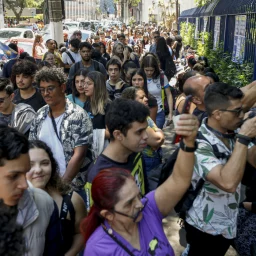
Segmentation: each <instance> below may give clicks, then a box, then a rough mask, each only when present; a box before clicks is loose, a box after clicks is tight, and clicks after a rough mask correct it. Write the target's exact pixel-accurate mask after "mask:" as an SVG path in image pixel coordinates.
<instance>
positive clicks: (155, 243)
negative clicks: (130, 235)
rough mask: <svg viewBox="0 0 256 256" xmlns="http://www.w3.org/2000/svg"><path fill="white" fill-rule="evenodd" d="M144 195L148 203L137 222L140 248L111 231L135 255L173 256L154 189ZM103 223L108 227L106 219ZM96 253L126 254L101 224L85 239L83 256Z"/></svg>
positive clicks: (98, 255) (105, 254) (106, 254)
mask: <svg viewBox="0 0 256 256" xmlns="http://www.w3.org/2000/svg"><path fill="white" fill-rule="evenodd" d="M146 197H147V198H148V204H147V206H146V207H145V209H144V210H143V218H142V220H141V221H140V222H139V223H138V227H139V234H140V247H141V250H138V249H135V248H133V247H132V246H131V245H130V244H129V243H128V242H127V241H126V240H125V239H124V238H123V237H122V236H120V235H119V234H118V233H116V232H115V231H113V233H114V235H115V236H116V238H117V239H118V240H119V241H120V242H121V243H122V244H123V245H125V246H126V247H127V248H128V249H129V251H131V252H132V253H133V254H134V255H135V256H146V255H157V256H161V255H163V256H174V252H173V249H172V247H171V245H170V243H169V241H168V240H167V238H166V235H165V233H164V230H163V225H162V219H163V216H162V214H161V213H160V211H159V209H158V207H157V205H156V201H155V191H152V192H150V193H148V194H147V195H146ZM144 202H145V199H144V200H143V199H142V203H143V204H144ZM105 225H106V226H107V227H109V225H108V223H107V222H106V221H105ZM96 255H97V256H102V255H104V256H108V255H118V256H127V255H128V254H127V252H126V251H125V250H124V249H123V248H122V247H121V246H120V245H118V244H117V243H116V242H115V241H114V240H113V239H112V238H111V237H110V236H109V235H107V234H106V232H105V231H104V230H103V228H102V227H101V226H99V227H98V228H97V229H96V230H95V231H94V233H93V234H92V235H91V237H90V238H89V240H88V241H87V243H86V248H85V251H84V256H96Z"/></svg>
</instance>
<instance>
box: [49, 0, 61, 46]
mask: <svg viewBox="0 0 256 256" xmlns="http://www.w3.org/2000/svg"><path fill="white" fill-rule="evenodd" d="M48 5H49V17H50V32H51V37H52V39H54V40H56V41H57V43H58V44H59V43H63V28H62V18H63V14H62V0H48Z"/></svg>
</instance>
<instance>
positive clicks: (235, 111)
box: [219, 107, 244, 116]
mask: <svg viewBox="0 0 256 256" xmlns="http://www.w3.org/2000/svg"><path fill="white" fill-rule="evenodd" d="M219 111H223V112H231V113H235V115H236V116H240V114H241V112H244V110H243V108H242V107H241V108H237V109H219Z"/></svg>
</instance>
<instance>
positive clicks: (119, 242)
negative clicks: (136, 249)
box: [101, 224, 135, 256]
mask: <svg viewBox="0 0 256 256" xmlns="http://www.w3.org/2000/svg"><path fill="white" fill-rule="evenodd" d="M101 226H102V228H103V230H104V231H105V232H106V234H107V235H108V236H110V237H111V238H112V239H113V240H114V241H115V242H116V243H117V244H118V245H119V246H120V247H122V248H123V249H124V250H125V251H126V252H127V253H128V254H129V255H130V256H135V255H134V254H133V253H132V252H131V251H130V250H129V249H128V248H127V247H126V246H125V245H124V244H123V243H122V242H121V241H119V240H118V239H117V238H116V236H115V235H113V234H109V232H108V230H107V227H106V226H105V225H104V224H101Z"/></svg>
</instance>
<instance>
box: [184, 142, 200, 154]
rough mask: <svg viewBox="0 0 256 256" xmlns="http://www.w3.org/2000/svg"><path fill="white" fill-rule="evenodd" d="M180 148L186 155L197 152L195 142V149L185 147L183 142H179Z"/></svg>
mask: <svg viewBox="0 0 256 256" xmlns="http://www.w3.org/2000/svg"><path fill="white" fill-rule="evenodd" d="M180 148H181V149H182V150H183V151H185V152H188V153H193V152H195V151H196V150H197V142H196V141H195V147H193V148H191V147H187V145H186V144H185V143H184V142H183V140H181V141H180Z"/></svg>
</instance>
